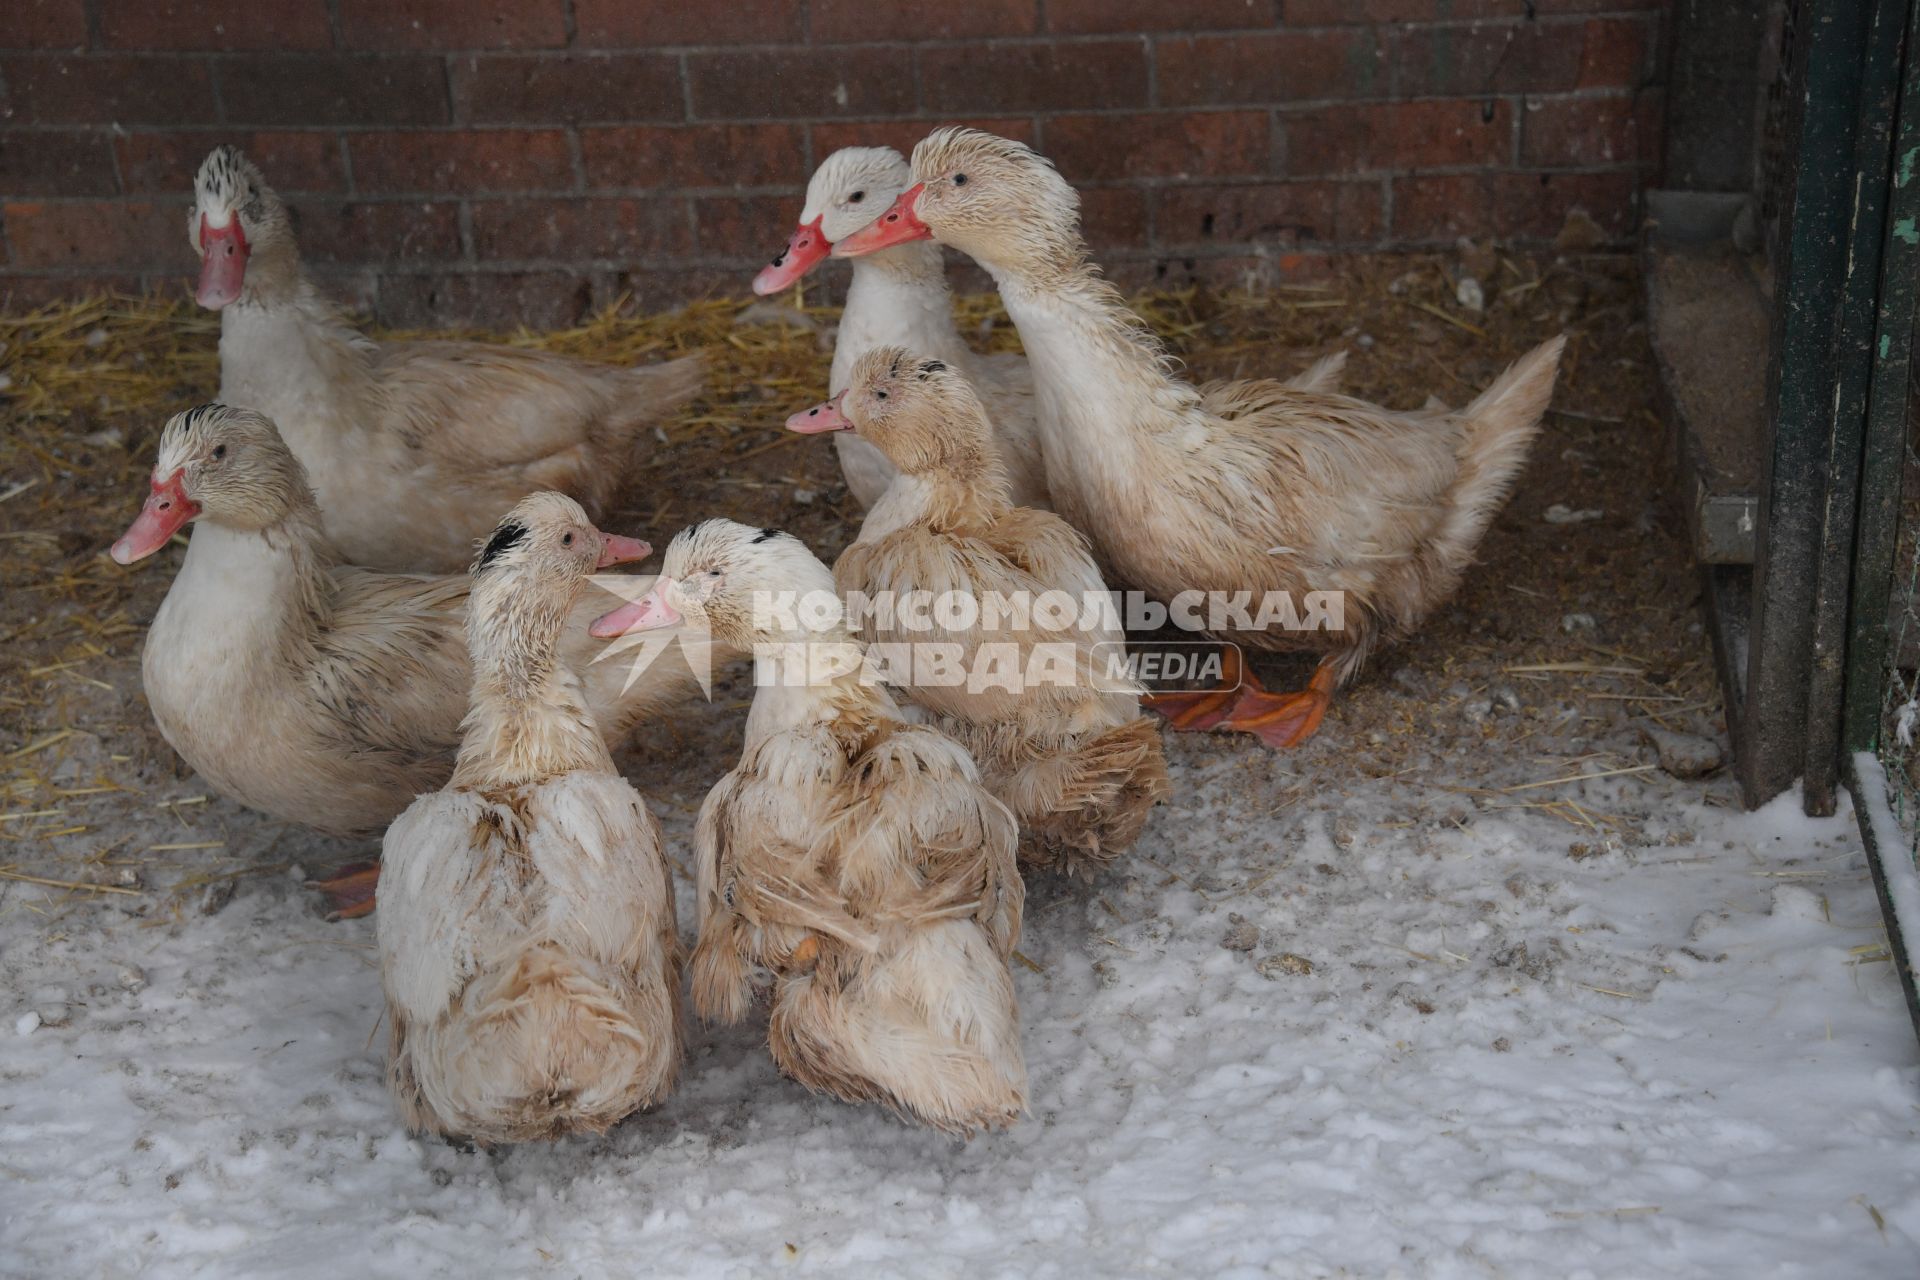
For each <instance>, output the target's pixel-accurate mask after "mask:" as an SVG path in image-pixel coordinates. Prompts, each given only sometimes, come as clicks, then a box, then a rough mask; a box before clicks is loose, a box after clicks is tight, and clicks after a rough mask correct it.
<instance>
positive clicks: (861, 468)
mask: <svg viewBox="0 0 1920 1280" xmlns="http://www.w3.org/2000/svg"><path fill="white" fill-rule="evenodd" d="M909 172H910V171H909V170H908V168H907V161H906V157H905V156H902V155H901V154H900V153H899V152H898V151H895V150H894V149H893V148H892V147H842V148H841V149H840V150H838V151H836V152H834V153H833V154H832V155H830V156H828V157H827V158H826V159H825V160H824V161H822V162H821V164H820V167H819V168H818V169H816V170H814V174H813V178H812V180H811V181H809V182H808V183H807V201H806V205H805V206H804V207H803V208H802V209H801V211H800V224H799V227H798V229H797V230H795V231H794V233H793V237H792V239H790V240H789V241H788V242H787V247H786V248H785V249H782V250H781V251H780V253H779V255H778V256H777V257H775V258H774V260H773V262H772V263H771V264H770V265H768V266H767V267H765V268H763V269H762V270H761V272H760V274H759V275H757V276H755V277H754V280H753V291H754V292H755V293H757V294H761V295H763V296H764V295H766V294H770V293H778V292H779V291H780V290H782V289H786V288H789V287H790V286H792V285H793V284H794V282H795V281H797V280H799V279H800V278H801V277H802V276H804V275H806V274H807V272H808V271H810V270H812V269H813V267H814V266H815V265H817V264H818V263H820V262H822V261H824V260H825V259H826V257H827V255H828V253H829V252H830V251H831V250H832V248H833V244H834V241H836V240H839V239H840V238H841V237H843V236H848V235H851V234H853V233H854V232H855V231H858V230H859V229H860V228H861V227H864V226H866V225H867V223H869V222H871V221H873V218H874V216H875V215H876V214H878V213H880V212H881V211H882V210H884V209H886V207H887V206H888V205H890V204H892V203H893V201H894V197H896V196H898V195H899V194H900V193H901V192H902V191H905V190H906V189H907V187H908V185H909V184H910V183H911V181H912V179H911V178H910V177H909ZM889 342H897V343H902V344H904V345H906V346H909V347H911V348H913V349H914V350H916V351H924V352H926V353H927V354H928V355H930V356H937V357H939V358H940V359H942V360H945V361H946V362H947V363H949V364H951V365H953V366H955V367H956V368H959V369H961V370H963V371H965V373H966V375H967V379H968V381H970V382H972V383H973V385H974V386H975V387H977V388H979V393H980V398H981V399H982V400H984V401H986V402H987V405H988V407H989V409H990V411H991V414H992V421H993V424H994V446H995V449H996V451H997V452H998V453H999V455H1000V459H1001V462H1002V464H1003V465H1004V466H1005V467H1006V470H1007V476H1008V481H1009V483H1010V484H1011V485H1012V487H1013V491H1014V495H1015V498H1016V500H1017V501H1018V502H1019V503H1020V504H1021V505H1022V506H1029V507H1032V506H1041V507H1044V506H1045V505H1046V502H1047V484H1046V474H1045V470H1044V468H1043V466H1042V464H1041V461H1040V442H1039V440H1038V438H1037V437H1036V436H1035V434H1034V425H1033V376H1032V374H1030V373H1029V372H1028V370H1027V362H1026V360H1025V358H1023V357H1021V356H1017V355H1012V354H1008V353H1000V354H996V355H986V356H982V355H976V354H974V352H973V350H972V349H971V348H970V347H968V346H967V344H966V343H965V342H964V341H963V340H962V339H961V337H960V330H959V329H958V328H957V327H956V326H955V325H954V321H953V298H952V296H951V294H950V292H949V290H948V288H947V268H946V263H945V262H944V261H943V260H942V256H941V252H940V246H939V245H936V244H905V245H900V246H899V247H897V248H894V249H888V250H886V251H884V252H881V253H876V254H872V255H870V256H868V257H864V258H861V259H859V260H858V261H856V262H855V263H854V264H853V280H852V282H851V283H850V284H849V285H848V286H847V304H846V307H845V308H844V309H843V310H842V311H841V313H840V331H839V334H838V336H837V337H836V339H835V341H834V347H833V367H832V369H831V371H830V372H829V375H828V378H827V389H828V394H829V395H838V394H840V392H842V391H844V390H846V387H847V380H848V378H849V376H850V375H851V374H852V372H853V366H854V362H855V361H857V360H859V358H860V357H861V356H862V355H864V354H865V353H866V352H867V351H869V350H871V349H872V348H874V347H876V346H879V345H881V344H882V343H889ZM834 447H835V449H836V450H837V451H838V453H839V455H840V470H841V472H842V473H843V474H844V475H845V476H846V478H847V488H848V489H849V490H851V491H852V493H853V496H854V498H855V499H856V500H857V501H858V502H859V503H860V505H861V506H862V507H865V508H868V509H871V508H872V507H873V504H874V503H876V502H878V501H879V500H880V495H881V494H883V493H885V492H886V489H887V486H888V485H889V484H891V483H892V482H893V478H894V476H895V475H896V474H897V472H896V471H895V470H894V467H893V465H892V464H891V463H890V462H888V461H887V458H886V455H885V454H883V453H881V452H880V451H879V450H878V449H875V448H874V447H873V446H872V445H870V444H868V443H867V442H865V441H864V440H860V439H857V438H855V437H852V436H838V437H835V439H834Z"/></svg>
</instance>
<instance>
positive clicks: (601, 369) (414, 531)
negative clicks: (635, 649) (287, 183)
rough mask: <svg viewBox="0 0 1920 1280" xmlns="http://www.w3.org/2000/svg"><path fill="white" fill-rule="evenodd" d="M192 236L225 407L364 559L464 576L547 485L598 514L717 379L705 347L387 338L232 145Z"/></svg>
mask: <svg viewBox="0 0 1920 1280" xmlns="http://www.w3.org/2000/svg"><path fill="white" fill-rule="evenodd" d="M187 233H188V238H189V240H190V241H191V242H192V244H193V248H194V252H195V253H196V254H197V255H198V256H199V259H200V277H199V283H198V286H197V287H196V290H195V295H194V296H195V298H196V299H197V300H198V301H199V303H200V305H201V306H203V307H207V308H210V309H212V310H216V311H218V312H219V313H220V390H219V393H218V396H217V399H218V400H220V401H221V402H222V403H225V404H231V405H238V406H242V407H245V408H251V409H258V410H260V411H261V412H262V413H265V414H266V415H268V416H269V417H270V418H272V419H273V420H274V421H275V423H277V424H278V425H279V427H280V430H281V433H282V435H283V436H284V438H285V439H286V441H287V444H288V445H289V447H291V448H292V449H293V452H294V456H295V457H297V458H299V459H300V462H301V465H303V466H304V467H305V468H306V470H307V476H308V480H309V482H310V483H311V484H312V485H313V488H314V492H315V493H316V494H317V495H318V496H319V499H320V511H321V516H322V520H323V522H324V527H325V528H326V531H327V536H328V537H329V538H330V539H332V541H333V544H334V546H335V547H337V548H338V549H339V551H340V553H341V554H342V555H343V556H345V557H346V558H347V561H348V563H351V564H358V565H363V566H365V567H367V568H372V569H380V570H384V571H387V572H394V573H399V572H434V573H441V572H455V571H458V570H461V569H464V568H465V566H466V563H467V560H468V559H469V557H470V556H471V554H472V549H473V547H474V545H475V543H476V541H478V540H479V539H482V538H484V537H485V536H486V534H487V532H488V531H489V530H491V529H492V528H493V525H494V522H495V521H496V520H497V519H499V517H500V514H501V513H502V512H503V511H505V510H506V509H507V508H508V507H510V506H512V505H513V504H514V502H516V501H518V500H519V499H520V498H521V497H523V496H525V495H526V494H528V493H531V492H534V491H536V490H543V489H555V490H559V491H562V492H565V493H567V494H569V495H570V496H572V497H573V498H574V499H576V500H577V501H579V502H580V503H581V505H582V506H583V507H585V508H586V509H587V510H588V512H589V513H590V514H592V515H593V516H594V518H596V519H598V518H600V517H601V516H602V515H604V514H605V511H606V508H607V503H608V501H609V500H610V499H611V498H612V497H613V495H614V493H615V492H616V490H617V489H618V487H619V485H620V483H621V482H622V481H623V480H624V479H625V478H626V477H627V476H629V475H631V474H633V472H634V470H635V467H636V465H637V464H638V463H640V462H642V461H644V458H645V454H646V445H645V442H646V440H647V437H648V434H649V433H650V432H651V431H652V430H653V429H654V428H655V427H657V426H658V425H660V424H662V423H664V422H666V421H668V420H669V419H670V418H671V416H672V415H673V413H674V412H675V411H676V410H678V409H679V408H681V407H682V406H684V405H685V404H687V403H688V402H689V401H691V400H692V399H693V398H694V397H695V396H697V395H699V394H700V392H701V390H702V389H703V386H704V383H705V368H704V361H703V359H702V357H700V356H698V355H694V356H688V357H683V358H681V359H678V360H671V361H667V362H665V363H660V364H648V365H641V366H638V367H635V368H629V369H621V368H615V367H612V366H609V365H603V364H593V363H589V362H587V361H583V360H575V359H571V358H569V357H566V356H560V355H555V354H552V353H549V352H543V351H529V350H523V349H520V348H516V347H508V346H502V345H499V344H495V343H482V342H451V341H437V340H436V341H405V342H397V341H396V342H375V341H373V340H372V339H370V338H368V337H367V336H366V335H364V334H362V333H361V332H359V330H357V329H356V328H354V327H353V326H352V325H351V324H350V323H348V321H347V319H346V317H345V316H344V315H343V314H342V313H341V312H340V310H339V309H338V308H337V307H335V306H334V305H333V304H332V303H331V302H329V301H328V300H327V299H326V298H325V297H324V296H323V295H322V294H321V292H320V290H319V289H318V288H317V287H316V286H315V284H314V282H313V280H312V278H311V277H310V276H309V275H308V273H307V270H306V268H305V266H304V265H303V264H302V262H301V259H300V249H299V245H298V244H297V243H296V241H295V236H294V227H293V221H292V218H291V217H290V216H289V214H288V211H287V207H286V205H285V204H284V203H283V202H282V201H281V199H280V197H279V196H278V195H276V194H275V193H274V191H273V189H272V188H271V187H270V186H268V185H267V182H266V180H265V179H264V178H263V177H262V176H261V173H260V170H259V169H258V168H257V167H256V166H255V165H254V164H253V162H252V161H251V160H249V159H248V158H247V157H246V156H245V155H244V154H242V153H241V152H240V150H239V149H238V148H235V147H231V146H221V147H216V148H214V149H213V151H212V152H211V153H209V154H208V156H207V158H206V160H205V161H204V162H203V163H202V164H201V166H200V169H199V172H198V173H197V174H196V176H195V178H194V208H193V211H192V214H191V215H190V217H189V220H188V226H187Z"/></svg>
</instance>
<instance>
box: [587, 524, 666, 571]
mask: <svg viewBox="0 0 1920 1280" xmlns="http://www.w3.org/2000/svg"><path fill="white" fill-rule="evenodd" d="M652 554H653V547H652V545H651V544H649V543H645V542H642V541H640V539H638V538H623V537H621V536H620V535H619V534H617V533H603V534H601V535H600V559H599V560H597V561H595V562H594V566H593V567H594V568H596V569H611V568H612V567H613V566H614V565H616V564H627V563H629V562H631V561H634V560H645V559H646V558H647V557H648V556H650V555H652Z"/></svg>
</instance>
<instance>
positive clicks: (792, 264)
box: [753, 147, 1347, 511]
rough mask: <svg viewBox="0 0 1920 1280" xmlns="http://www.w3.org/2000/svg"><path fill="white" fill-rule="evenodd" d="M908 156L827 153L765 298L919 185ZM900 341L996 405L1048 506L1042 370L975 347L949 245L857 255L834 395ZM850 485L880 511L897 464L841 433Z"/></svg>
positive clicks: (1324, 370)
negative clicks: (958, 301)
mask: <svg viewBox="0 0 1920 1280" xmlns="http://www.w3.org/2000/svg"><path fill="white" fill-rule="evenodd" d="M912 182H913V176H912V169H911V168H910V167H909V165H908V164H907V158H906V157H905V156H903V155H901V154H900V153H899V152H898V151H896V150H894V149H893V148H892V147H842V148H841V149H840V150H838V151H836V152H834V153H833V154H832V155H830V156H828V157H827V158H826V159H825V160H823V161H821V163H820V167H819V168H818V169H816V170H814V173H813V177H812V178H811V179H810V180H809V181H808V183H807V196H806V204H805V205H804V206H803V207H802V209H801V211H800V220H799V224H798V226H796V227H795V229H794V232H793V235H792V236H791V237H790V238H789V239H788V241H787V244H786V247H785V248H783V249H782V250H781V251H780V252H779V253H777V254H775V255H774V258H773V261H772V262H770V263H768V264H767V265H766V266H765V267H763V268H761V270H760V274H758V275H757V276H755V277H754V278H753V291H754V293H756V294H758V295H759V296H761V297H767V296H769V295H771V294H776V293H779V292H781V291H782V290H784V289H788V288H791V287H792V286H793V285H794V284H795V283H797V282H798V281H799V280H800V279H801V278H802V277H804V276H805V275H806V274H807V273H808V272H810V271H812V270H813V268H814V267H816V266H818V265H819V264H820V263H821V262H824V261H825V260H826V259H827V258H828V257H829V256H831V255H832V252H833V246H834V245H835V243H837V242H838V241H839V240H841V239H842V238H844V237H846V236H849V235H852V234H853V233H854V232H856V231H859V230H861V229H862V228H864V227H865V226H867V224H868V223H870V222H872V221H873V219H874V217H875V216H876V215H877V214H878V213H880V212H882V211H884V210H885V209H887V208H888V206H889V205H891V204H892V203H893V201H894V200H895V199H896V198H897V197H898V196H899V195H900V193H901V192H903V191H905V190H906V189H907V188H908V187H909V186H910V185H912ZM881 345H898V346H904V347H907V348H909V349H911V350H914V351H920V352H925V353H926V354H927V355H929V356H933V357H936V358H938V359H940V360H944V361H945V362H946V363H948V364H950V365H952V366H953V367H954V368H956V369H959V370H960V371H961V373H962V374H963V375H964V376H965V377H966V379H967V381H968V382H969V383H971V384H972V385H973V387H974V388H975V390H976V392H977V394H978V395H979V396H980V399H981V401H982V402H983V403H985V405H986V406H987V410H988V417H989V419H990V420H991V421H992V423H993V443H994V447H995V450H996V452H998V454H999V455H1000V460H1001V463H1002V464H1003V465H1004V466H1005V467H1006V471H1007V478H1008V481H1009V483H1010V484H1011V486H1012V493H1013V501H1014V504H1015V505H1016V506H1022V507H1034V508H1038V509H1040V510H1047V509H1049V506H1050V504H1049V502H1048V499H1047V483H1046V468H1045V466H1044V464H1043V463H1042V461H1041V458H1040V440H1039V435H1038V431H1037V428H1036V425H1035V422H1034V406H1033V373H1032V371H1031V370H1030V369H1029V368H1028V367H1027V361H1026V357H1024V356H1021V355H1016V354H1014V353H1012V352H999V353H995V354H992V355H985V356H982V355H976V354H975V353H974V351H973V349H972V348H971V347H969V346H968V345H967V344H966V342H965V341H964V340H963V339H962V338H961V337H960V330H959V328H958V327H957V326H956V325H955V324H954V319H953V299H952V295H951V292H950V290H949V289H948V286H947V269H946V262H945V259H944V258H943V257H942V255H941V252H940V247H939V246H938V245H935V244H921V243H917V242H906V243H902V244H899V245H896V246H894V247H892V248H889V249H884V250H881V251H879V252H876V253H871V254H866V255H863V256H861V257H858V258H855V259H854V260H853V279H852V282H851V283H849V284H848V286H847V301H846V306H845V307H844V308H843V309H842V310H841V313H840V329H839V333H838V335H837V336H836V337H835V340H834V348H833V365H832V368H831V369H830V370H829V371H828V376H827V394H828V396H829V397H832V396H837V395H839V394H840V393H841V392H842V391H844V390H846V388H847V384H848V381H849V379H850V378H851V376H852V373H853V366H854V364H855V363H856V362H858V360H859V359H860V357H861V356H863V355H865V354H866V353H867V351H869V350H871V349H872V348H874V347H876V346H881ZM1346 358H1347V357H1346V353H1345V352H1343V351H1341V352H1334V353H1332V354H1330V355H1328V356H1325V357H1322V358H1321V359H1320V360H1318V361H1316V362H1315V363H1314V364H1313V365H1312V366H1310V367H1309V368H1308V369H1307V370H1305V371H1304V372H1302V373H1301V374H1299V375H1297V376H1298V377H1299V379H1300V380H1301V382H1302V384H1303V385H1309V386H1316V387H1332V386H1337V385H1338V382H1339V379H1340V376H1341V371H1342V369H1343V368H1344V367H1345V364H1346ZM833 443H834V449H835V451H836V452H837V453H838V454H839V456H840V470H841V474H842V475H844V476H845V477H846V481H847V489H848V491H849V492H851V493H852V494H853V496H854V500H855V501H857V502H858V503H859V504H860V507H861V509H862V510H863V511H864V510H871V509H872V507H873V505H874V504H875V503H876V502H878V501H879V500H880V496H881V495H882V494H884V493H885V492H886V490H887V486H888V485H890V484H892V483H893V479H894V477H895V476H896V475H897V474H898V472H897V471H896V470H895V469H894V467H893V464H892V463H891V462H889V461H888V459H887V457H886V455H885V454H883V453H882V452H880V450H878V449H876V448H873V447H872V446H871V445H869V444H868V443H867V442H866V441H864V440H861V439H860V438H858V436H856V435H853V434H845V435H837V436H835V437H834V440H833Z"/></svg>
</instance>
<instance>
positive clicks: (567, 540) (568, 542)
mask: <svg viewBox="0 0 1920 1280" xmlns="http://www.w3.org/2000/svg"><path fill="white" fill-rule="evenodd" d="M560 545H561V546H563V547H570V546H572V545H573V535H572V534H570V533H569V534H566V535H565V536H563V537H562V538H561V539H560Z"/></svg>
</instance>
